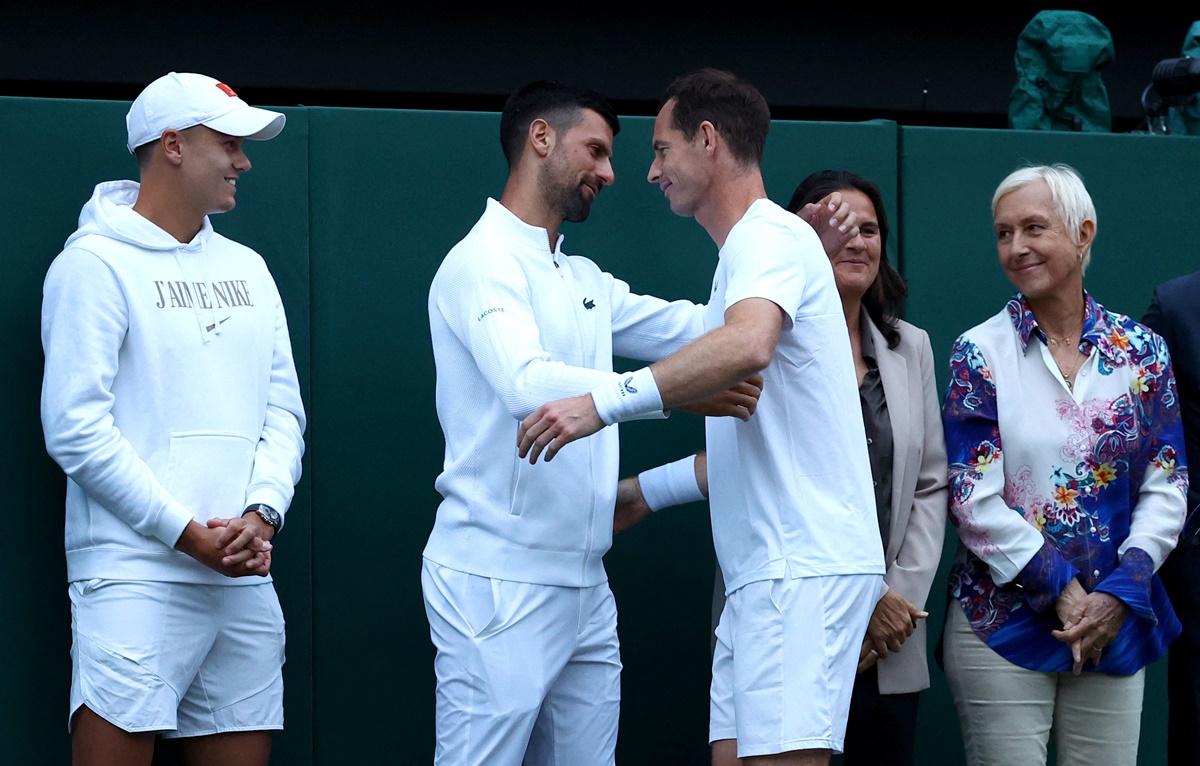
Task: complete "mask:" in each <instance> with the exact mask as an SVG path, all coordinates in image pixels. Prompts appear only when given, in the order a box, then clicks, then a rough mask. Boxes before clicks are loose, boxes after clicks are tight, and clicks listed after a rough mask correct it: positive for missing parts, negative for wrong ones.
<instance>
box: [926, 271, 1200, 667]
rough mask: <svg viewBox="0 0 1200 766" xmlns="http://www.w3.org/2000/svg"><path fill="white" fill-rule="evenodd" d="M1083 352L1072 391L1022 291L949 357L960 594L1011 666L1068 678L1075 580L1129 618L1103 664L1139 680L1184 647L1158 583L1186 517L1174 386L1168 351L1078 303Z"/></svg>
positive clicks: (1143, 331) (1146, 333) (1130, 324)
mask: <svg viewBox="0 0 1200 766" xmlns="http://www.w3.org/2000/svg"><path fill="white" fill-rule="evenodd" d="M1084 301H1085V306H1084V323H1083V337H1082V338H1081V339H1080V341H1079V350H1080V351H1081V352H1082V353H1084V354H1087V355H1088V358H1087V360H1086V361H1085V362H1084V363H1083V366H1082V367H1080V369H1079V372H1078V373H1077V375H1076V380H1075V384H1074V387H1073V388H1072V386H1070V385H1068V384H1067V382H1066V381H1065V380H1064V379H1063V377H1062V375H1061V374H1060V372H1059V370H1058V366H1057V365H1056V364H1055V362H1054V359H1053V358H1052V357H1051V355H1050V351H1049V349H1048V347H1047V345H1046V336H1045V334H1044V333H1043V332H1042V330H1041V329H1040V328H1039V327H1038V326H1037V322H1036V320H1035V319H1034V317H1033V313H1032V312H1031V311H1030V310H1029V306H1028V304H1027V303H1026V301H1025V298H1024V296H1023V295H1021V293H1017V294H1016V296H1014V297H1013V299H1012V300H1010V301H1009V302H1008V305H1007V306H1005V308H1004V310H1003V311H1001V312H1000V313H999V314H997V315H995V316H993V317H992V318H991V319H989V320H988V321H986V322H984V323H983V324H981V325H979V326H977V327H974V328H972V329H971V330H968V331H967V332H966V333H965V334H963V335H962V336H960V337H959V339H958V340H957V341H956V342H955V344H954V350H953V352H952V354H951V358H950V383H949V386H948V388H947V392H946V399H945V403H944V404H943V408H942V416H943V422H944V424H945V430H946V447H947V450H948V453H949V460H950V518H951V520H952V521H953V523H954V525H955V526H956V527H957V528H958V536H959V541H960V543H959V549H958V554H957V556H956V558H955V561H954V565H953V567H952V568H951V571H950V582H949V585H950V597H951V598H952V599H956V600H957V601H958V602H959V604H961V605H962V608H963V610H964V611H965V612H966V615H967V618H968V620H970V623H971V627H972V628H973V629H974V631H975V633H976V634H977V635H978V636H979V637H980V638H981V639H983V640H984V641H985V642H986V643H987V644H988V646H990V647H991V648H992V649H994V650H995V651H996V652H997V653H999V654H1000V655H1001V656H1002V657H1004V658H1005V659H1007V660H1009V661H1010V662H1012V663H1014V664H1016V665H1019V666H1021V667H1024V668H1029V669H1031V670H1038V671H1067V670H1070V669H1071V664H1072V661H1071V650H1070V647H1069V646H1068V645H1067V644H1064V643H1062V642H1060V641H1059V640H1058V639H1056V638H1054V637H1053V636H1052V635H1051V633H1050V631H1052V630H1057V629H1060V628H1061V627H1062V625H1061V624H1060V622H1059V620H1058V615H1057V613H1056V612H1055V609H1054V604H1055V601H1056V600H1057V598H1058V596H1059V594H1060V593H1061V592H1062V590H1063V588H1065V587H1066V586H1067V584H1068V583H1069V582H1070V581H1071V578H1073V577H1077V578H1078V579H1079V582H1080V584H1081V585H1083V588H1084V590H1086V591H1087V592H1089V593H1090V592H1092V591H1095V590H1099V591H1103V592H1106V593H1110V594H1112V595H1113V596H1116V597H1117V598H1120V599H1121V600H1122V601H1124V602H1125V604H1127V605H1128V606H1129V610H1130V611H1129V615H1128V617H1126V619H1125V622H1124V624H1123V625H1122V627H1121V630H1120V633H1119V634H1118V635H1117V637H1116V638H1115V639H1114V640H1113V641H1112V642H1111V643H1110V644H1109V645H1108V647H1106V649H1105V651H1104V652H1103V659H1102V660H1101V662H1100V665H1099V667H1098V668H1097V667H1095V666H1094V665H1093V664H1092V663H1087V664H1086V667H1085V669H1086V670H1099V671H1100V672H1104V673H1111V674H1129V673H1134V672H1137V671H1138V670H1139V669H1140V668H1142V667H1144V666H1145V665H1148V664H1149V663H1151V662H1153V661H1154V660H1156V659H1158V658H1159V657H1160V656H1161V655H1162V654H1163V653H1164V652H1165V651H1166V648H1167V645H1168V644H1169V643H1170V642H1171V640H1172V639H1174V638H1175V636H1177V635H1178V634H1179V631H1180V625H1179V620H1178V619H1177V618H1176V617H1175V612H1174V611H1173V610H1172V609H1171V604H1170V602H1169V601H1168V600H1167V596H1166V593H1165V591H1164V590H1163V586H1162V583H1161V582H1160V581H1159V578H1158V575H1157V574H1155V572H1156V571H1157V570H1158V567H1159V566H1160V565H1161V564H1162V562H1163V559H1164V558H1166V556H1167V554H1168V553H1170V551H1171V549H1172V548H1174V547H1175V543H1176V542H1177V540H1178V537H1179V532H1180V529H1181V528H1182V526H1183V522H1184V515H1185V513H1186V508H1187V504H1186V495H1187V483H1188V479H1187V468H1186V467H1185V466H1184V456H1183V430H1182V426H1181V424H1180V419H1179V403H1178V400H1177V394H1176V387H1175V376H1174V373H1173V372H1172V370H1171V361H1170V357H1169V356H1168V353H1167V346H1166V344H1165V343H1164V342H1163V340H1162V338H1160V337H1159V336H1158V335H1155V334H1154V333H1153V332H1152V331H1151V330H1150V329H1148V328H1147V327H1145V326H1143V325H1141V324H1138V323H1137V322H1135V321H1133V320H1132V319H1130V318H1129V317H1127V316H1124V315H1122V314H1115V313H1112V312H1110V311H1107V310H1105V308H1104V307H1103V306H1101V305H1100V304H1099V303H1097V302H1096V301H1095V300H1093V299H1092V297H1091V296H1090V295H1088V294H1087V293H1084Z"/></svg>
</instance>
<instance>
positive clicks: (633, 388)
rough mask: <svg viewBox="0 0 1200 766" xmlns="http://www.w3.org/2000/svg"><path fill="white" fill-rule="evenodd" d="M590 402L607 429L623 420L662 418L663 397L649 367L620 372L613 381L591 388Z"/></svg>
mask: <svg viewBox="0 0 1200 766" xmlns="http://www.w3.org/2000/svg"><path fill="white" fill-rule="evenodd" d="M592 401H593V402H595V404H596V413H597V414H599V415H600V419H601V420H603V421H604V425H606V426H611V425H612V424H613V423H621V422H623V421H626V420H639V419H645V418H654V417H659V418H661V417H664V415H663V406H662V396H660V395H659V393H658V384H657V383H655V382H654V373H652V372H650V368H649V367H643V368H642V369H640V370H638V371H637V372H626V373H622V374H621V375H620V376H619V377H618V378H617V379H616V380H615V381H611V382H608V383H605V384H604V385H602V386H600V387H598V388H595V389H593V390H592Z"/></svg>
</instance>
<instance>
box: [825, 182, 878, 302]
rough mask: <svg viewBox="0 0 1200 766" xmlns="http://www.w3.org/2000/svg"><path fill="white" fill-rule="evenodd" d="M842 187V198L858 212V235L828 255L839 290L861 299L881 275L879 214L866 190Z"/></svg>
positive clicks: (844, 295)
mask: <svg viewBox="0 0 1200 766" xmlns="http://www.w3.org/2000/svg"><path fill="white" fill-rule="evenodd" d="M839 191H840V192H841V194H842V201H843V202H845V203H846V204H848V205H849V206H850V210H851V211H853V212H854V214H855V215H856V216H858V236H856V237H855V238H854V239H852V240H850V241H849V242H847V243H846V245H845V246H844V247H843V248H842V249H841V250H840V251H838V252H836V253H834V254H833V255H831V256H829V261H830V263H832V264H833V276H834V278H835V279H836V280H837V288H838V293H839V294H840V295H842V296H843V297H846V296H853V297H856V298H859V299H861V298H862V296H863V295H865V294H866V292H867V288H869V287H870V286H871V283H872V282H874V281H875V277H877V276H878V275H879V257H880V252H881V250H882V241H881V240H880V233H879V216H878V215H877V214H876V212H875V205H874V204H873V203H872V202H871V198H870V197H868V196H867V195H866V194H863V193H862V192H860V191H859V190H858V189H841V190H839Z"/></svg>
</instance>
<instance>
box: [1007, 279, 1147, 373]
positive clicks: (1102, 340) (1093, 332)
mask: <svg viewBox="0 0 1200 766" xmlns="http://www.w3.org/2000/svg"><path fill="white" fill-rule="evenodd" d="M1005 308H1007V309H1008V318H1009V320H1010V321H1011V322H1012V324H1013V329H1014V330H1016V331H1017V337H1018V338H1020V340H1021V350H1022V351H1025V350H1027V349H1028V348H1029V341H1030V339H1031V338H1034V337H1036V338H1037V339H1038V340H1040V341H1041V342H1042V343H1043V344H1045V343H1046V334H1045V333H1044V332H1042V328H1040V327H1038V323H1037V320H1036V319H1034V317H1033V311H1032V310H1031V309H1030V308H1029V302H1028V301H1026V300H1025V296H1024V295H1023V294H1021V293H1020V292H1019V291H1018V292H1017V294H1016V295H1014V296H1013V297H1012V299H1011V300H1009V302H1008V305H1007V306H1006V307H1005ZM1114 334H1117V335H1120V336H1121V337H1120V338H1116V337H1114ZM1123 338H1124V332H1123V331H1119V330H1118V329H1117V328H1116V327H1115V326H1114V325H1111V324H1110V323H1109V321H1108V312H1107V311H1105V310H1104V307H1103V306H1101V305H1100V304H1099V303H1097V302H1096V300H1095V299H1094V298H1093V297H1092V296H1091V295H1090V294H1089V293H1088V291H1087V290H1084V291H1083V334H1082V335H1081V336H1080V338H1079V346H1080V351H1084V352H1086V351H1087V349H1086V348H1084V346H1083V344H1084V343H1088V344H1090V345H1092V346H1095V347H1096V348H1097V349H1098V350H1099V351H1100V353H1101V354H1103V355H1104V356H1105V357H1106V358H1107V359H1108V360H1109V361H1113V360H1114V359H1115V358H1116V357H1117V355H1118V354H1119V353H1120V349H1121V348H1122V347H1123V346H1124V345H1127V344H1124V343H1122V342H1121V341H1122V340H1123Z"/></svg>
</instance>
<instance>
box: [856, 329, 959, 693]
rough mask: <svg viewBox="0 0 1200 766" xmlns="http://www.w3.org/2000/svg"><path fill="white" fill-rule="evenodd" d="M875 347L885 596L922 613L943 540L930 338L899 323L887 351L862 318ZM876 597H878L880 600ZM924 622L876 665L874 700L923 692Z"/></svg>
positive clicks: (941, 455) (942, 479)
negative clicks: (886, 473) (887, 451)
mask: <svg viewBox="0 0 1200 766" xmlns="http://www.w3.org/2000/svg"><path fill="white" fill-rule="evenodd" d="M862 321H863V323H864V326H865V327H867V328H868V329H869V330H870V332H871V338H872V340H874V342H875V357H876V363H877V364H878V365H879V378H880V380H881V381H882V383H883V392H884V395H885V396H886V397H887V404H888V416H889V418H890V419H891V421H892V439H893V442H894V445H895V448H894V450H893V454H894V457H893V462H892V516H891V533H890V535H889V539H888V543H887V549H886V550H885V551H884V562H885V564H886V566H887V572H886V574H884V576H883V583H884V591H883V592H887V590H888V589H892V588H894V589H895V590H896V592H897V593H899V594H900V595H902V596H904V598H906V599H908V600H909V601H910V602H911V603H913V604H914V605H916V606H918V607H920V608H922V609H925V605H926V601H927V599H928V597H929V588H930V586H931V585H932V584H933V576H934V574H935V573H936V572H937V568H938V563H939V562H940V561H941V558H942V539H943V538H944V536H945V532H946V510H947V500H948V496H947V490H946V439H945V436H944V435H943V432H942V415H941V407H940V405H939V403H938V393H937V384H936V382H935V380H934V368H933V349H932V347H931V346H930V344H929V335H928V333H926V332H925V331H924V330H922V329H920V328H919V327H914V326H913V325H911V324H909V323H908V322H904V321H901V322H899V329H900V343H899V345H897V346H896V348H894V349H889V348H888V347H887V341H886V340H885V339H884V337H883V334H882V333H880V332H879V329H878V328H877V327H876V326H875V324H874V323H873V322H871V320H870V319H869V318H868V317H867V314H866V312H865V311H864V312H863V315H862ZM881 595H882V594H881ZM926 622H927V621H926V620H920V621H918V623H917V628H916V630H915V631H913V634H912V635H911V636H910V637H909V638H908V640H907V641H905V643H904V646H903V647H902V648H901V650H900V651H899V652H896V653H894V654H890V655H889V656H888V657H886V658H884V659H882V660H880V661H879V663H878V666H879V692H880V693H881V694H902V693H905V692H916V691H920V690H922V689H926V688H928V687H929V661H928V651H927V648H926V627H925V623H926Z"/></svg>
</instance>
